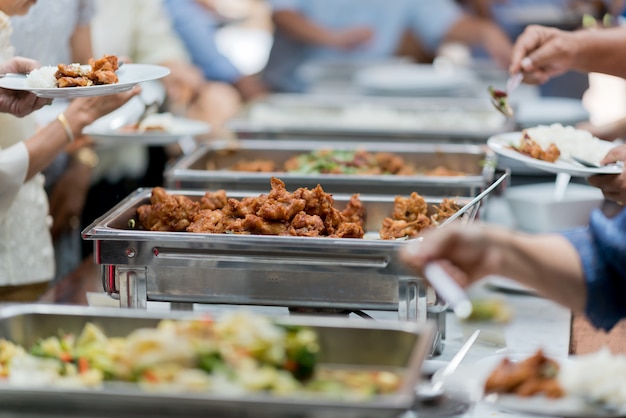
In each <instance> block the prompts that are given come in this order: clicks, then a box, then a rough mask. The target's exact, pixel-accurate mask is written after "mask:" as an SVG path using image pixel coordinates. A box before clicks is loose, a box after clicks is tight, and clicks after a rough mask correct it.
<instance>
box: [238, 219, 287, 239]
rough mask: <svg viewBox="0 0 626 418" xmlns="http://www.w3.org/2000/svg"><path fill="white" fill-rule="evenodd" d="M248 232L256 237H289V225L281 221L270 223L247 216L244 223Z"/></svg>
mask: <svg viewBox="0 0 626 418" xmlns="http://www.w3.org/2000/svg"><path fill="white" fill-rule="evenodd" d="M243 226H244V228H245V229H246V231H250V233H251V234H256V235H287V234H288V232H287V230H288V228H289V224H287V223H286V222H281V221H268V220H265V219H263V218H260V217H258V216H256V215H247V216H246V217H245V219H244V221H243Z"/></svg>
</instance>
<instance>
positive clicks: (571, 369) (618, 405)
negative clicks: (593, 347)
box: [443, 348, 626, 418]
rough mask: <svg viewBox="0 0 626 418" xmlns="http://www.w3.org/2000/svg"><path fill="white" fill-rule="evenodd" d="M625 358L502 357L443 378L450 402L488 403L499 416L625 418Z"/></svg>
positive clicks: (604, 351) (541, 353)
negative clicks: (516, 414) (505, 413)
mask: <svg viewBox="0 0 626 418" xmlns="http://www.w3.org/2000/svg"><path fill="white" fill-rule="evenodd" d="M624 367H626V356H624V355H621V354H616V355H614V354H612V353H611V352H610V351H609V350H608V349H607V348H605V349H602V350H600V351H598V352H595V353H590V354H585V355H581V356H572V357H568V358H558V357H552V356H549V355H546V354H545V353H544V351H543V350H542V349H538V350H537V351H535V352H534V353H507V354H499V355H494V356H490V357H485V358H483V359H481V360H479V361H477V362H475V363H474V364H472V365H468V366H460V367H459V368H458V369H457V370H456V371H455V372H454V373H452V374H451V375H449V376H447V377H444V378H443V379H444V381H445V384H444V390H445V392H446V394H447V395H448V396H450V397H452V398H453V399H459V400H464V401H468V400H469V401H476V402H484V403H488V404H490V405H491V406H493V407H494V408H496V409H498V410H500V411H506V412H513V413H519V412H522V413H525V414H532V415H537V416H551V417H552V416H554V417H563V418H617V417H624V416H626V390H624V383H625V377H624V376H626V375H625V374H624V370H625V369H624Z"/></svg>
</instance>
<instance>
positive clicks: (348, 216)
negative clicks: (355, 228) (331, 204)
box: [341, 193, 365, 226]
mask: <svg viewBox="0 0 626 418" xmlns="http://www.w3.org/2000/svg"><path fill="white" fill-rule="evenodd" d="M341 215H342V216H343V218H344V220H345V222H353V223H357V224H359V225H361V226H363V225H364V224H365V206H363V202H361V199H359V195H358V194H357V193H355V194H353V195H352V197H351V198H350V201H349V202H348V204H347V205H346V208H345V209H344V210H342V211H341Z"/></svg>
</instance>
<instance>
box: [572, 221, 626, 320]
mask: <svg viewBox="0 0 626 418" xmlns="http://www.w3.org/2000/svg"><path fill="white" fill-rule="evenodd" d="M564 236H565V237H566V238H567V239H568V240H569V241H570V242H571V243H572V244H573V245H574V247H575V248H576V250H577V251H578V253H579V254H580V260H581V263H582V266H583V271H584V274H585V282H586V284H587V304H586V307H585V313H586V315H587V317H588V318H589V320H590V321H591V323H592V324H593V325H594V326H595V327H597V328H601V329H604V330H609V329H611V328H613V326H615V324H616V323H617V322H619V320H620V319H622V318H626V263H625V262H624V259H625V257H624V256H626V210H622V211H621V212H620V213H619V214H618V215H617V216H615V217H613V218H607V217H606V216H604V215H603V214H602V212H601V211H600V210H595V211H594V212H593V213H592V214H591V218H590V222H589V228H587V229H585V230H580V231H573V232H569V233H565V234H564Z"/></svg>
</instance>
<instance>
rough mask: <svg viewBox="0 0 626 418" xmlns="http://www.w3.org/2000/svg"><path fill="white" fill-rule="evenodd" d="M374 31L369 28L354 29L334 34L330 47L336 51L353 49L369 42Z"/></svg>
mask: <svg viewBox="0 0 626 418" xmlns="http://www.w3.org/2000/svg"><path fill="white" fill-rule="evenodd" d="M373 37H374V31H373V30H372V29H371V28H369V27H354V28H349V29H344V30H340V31H337V32H334V33H333V35H332V36H331V41H330V46H331V47H333V48H337V49H354V48H356V47H358V46H361V45H363V44H365V43H367V42H369V41H370V40H371V39H372V38H373Z"/></svg>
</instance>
